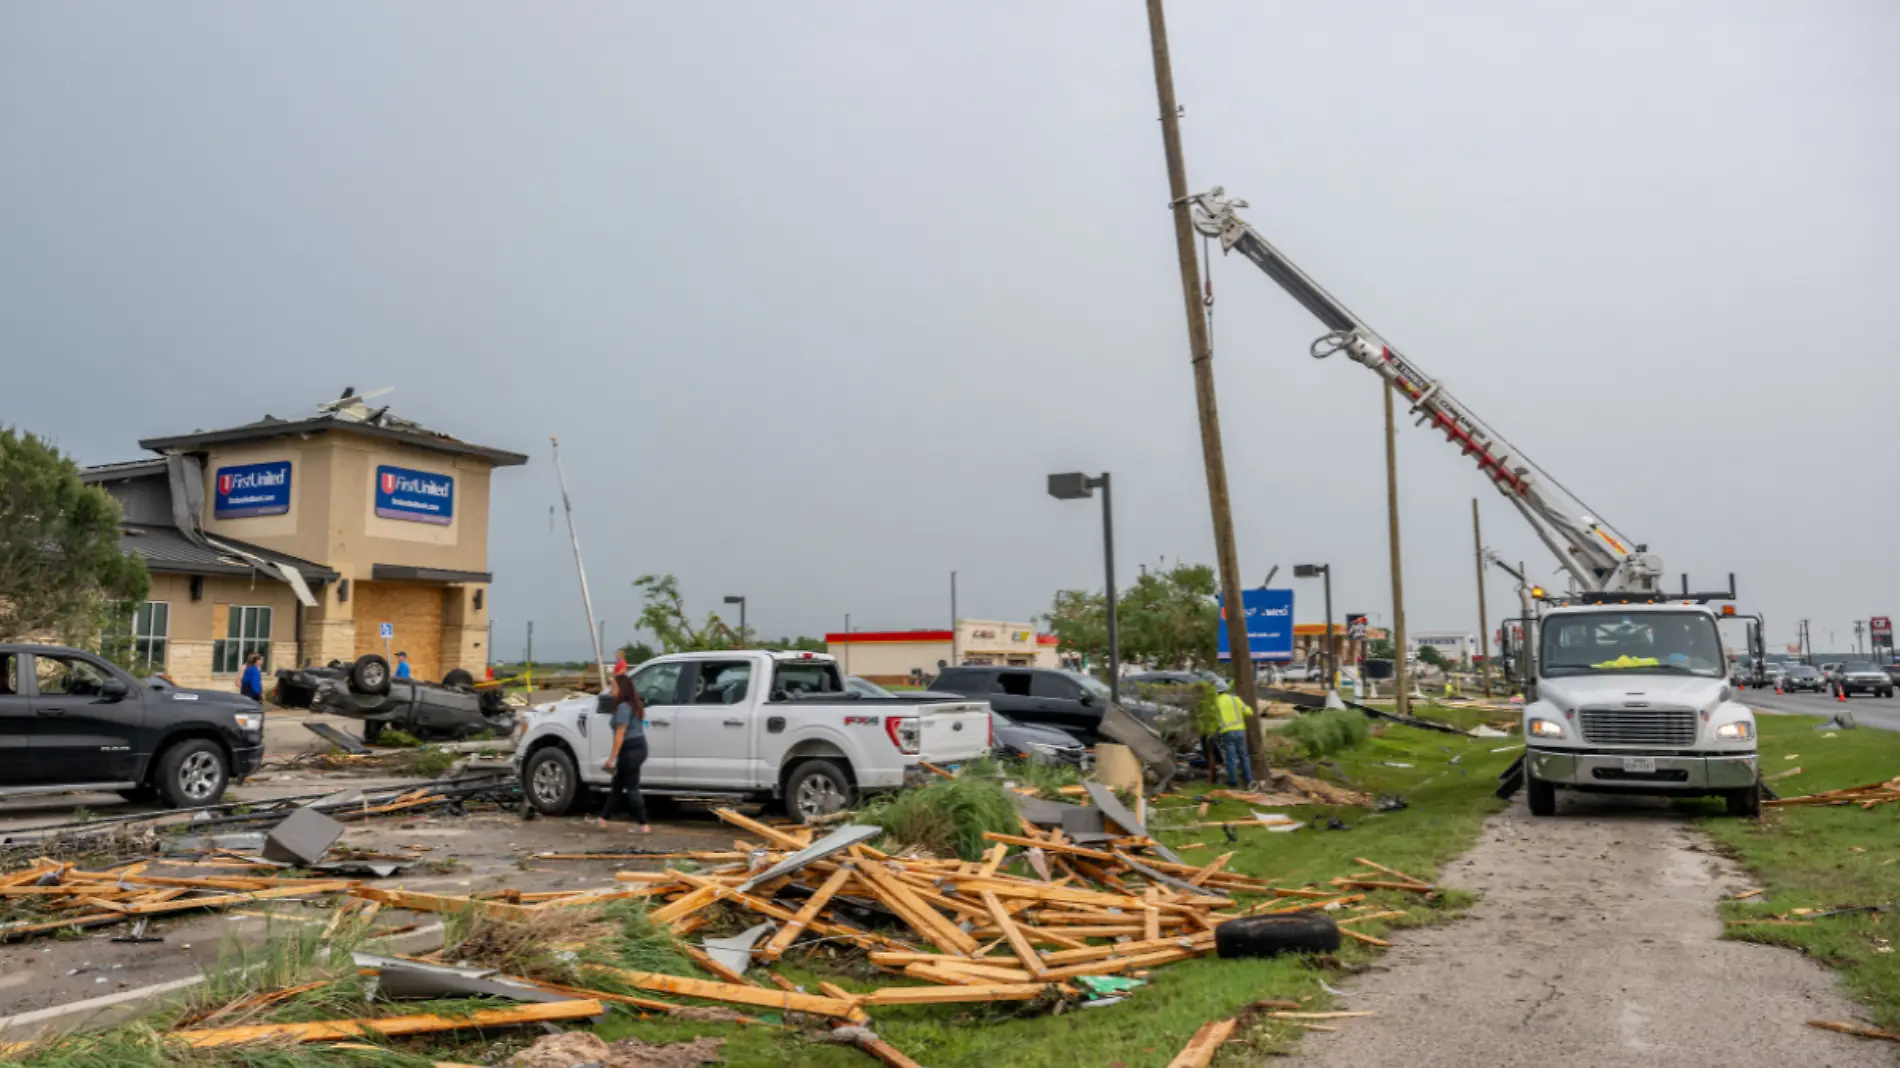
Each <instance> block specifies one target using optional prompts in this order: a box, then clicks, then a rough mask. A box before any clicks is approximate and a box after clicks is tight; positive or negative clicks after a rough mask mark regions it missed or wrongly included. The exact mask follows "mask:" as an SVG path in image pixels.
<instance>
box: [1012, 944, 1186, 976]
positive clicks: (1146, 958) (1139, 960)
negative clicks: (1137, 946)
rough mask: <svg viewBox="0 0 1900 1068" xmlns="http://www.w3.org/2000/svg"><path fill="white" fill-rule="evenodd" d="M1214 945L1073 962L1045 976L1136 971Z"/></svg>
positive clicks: (1183, 957)
mask: <svg viewBox="0 0 1900 1068" xmlns="http://www.w3.org/2000/svg"><path fill="white" fill-rule="evenodd" d="M1213 948H1214V947H1213V946H1211V945H1210V946H1206V947H1204V948H1200V949H1166V950H1160V951H1157V952H1154V953H1143V954H1141V955H1140V956H1135V957H1110V958H1108V959H1107V960H1092V961H1087V962H1084V963H1082V964H1071V965H1069V966H1068V967H1066V968H1056V969H1053V970H1051V971H1048V972H1045V973H1044V974H1043V978H1044V979H1047V980H1050V981H1052V982H1057V981H1060V980H1063V979H1073V978H1075V977H1077V976H1081V975H1113V974H1115V973H1116V972H1126V971H1134V970H1136V969H1139V968H1152V967H1154V966H1156V965H1158V964H1173V963H1174V962H1175V961H1181V960H1187V959H1188V958H1189V957H1193V956H1197V955H1198V954H1201V953H1206V952H1208V951H1210V950H1212V949H1213Z"/></svg>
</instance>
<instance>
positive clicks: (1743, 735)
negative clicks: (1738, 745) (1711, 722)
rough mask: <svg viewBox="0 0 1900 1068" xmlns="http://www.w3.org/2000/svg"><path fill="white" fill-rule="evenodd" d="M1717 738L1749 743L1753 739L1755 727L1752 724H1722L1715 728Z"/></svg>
mask: <svg viewBox="0 0 1900 1068" xmlns="http://www.w3.org/2000/svg"><path fill="white" fill-rule="evenodd" d="M1715 736H1716V737H1717V738H1726V739H1728V740H1729V741H1732V742H1746V741H1751V740H1753V739H1754V737H1755V725H1754V724H1752V723H1724V724H1722V725H1721V726H1720V727H1717V728H1715Z"/></svg>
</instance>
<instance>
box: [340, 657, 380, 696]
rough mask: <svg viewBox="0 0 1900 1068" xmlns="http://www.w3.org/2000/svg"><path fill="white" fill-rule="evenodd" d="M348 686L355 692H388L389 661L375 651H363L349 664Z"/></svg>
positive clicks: (377, 693)
mask: <svg viewBox="0 0 1900 1068" xmlns="http://www.w3.org/2000/svg"><path fill="white" fill-rule="evenodd" d="M350 688H351V689H352V690H355V691H356V692H357V693H367V694H375V695H381V694H386V693H388V692H389V661H387V660H384V659H383V658H382V657H380V656H378V655H376V654H375V653H364V654H363V655H362V656H359V657H357V658H356V663H354V664H351V665H350Z"/></svg>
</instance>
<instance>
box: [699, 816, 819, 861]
mask: <svg viewBox="0 0 1900 1068" xmlns="http://www.w3.org/2000/svg"><path fill="white" fill-rule="evenodd" d="M713 815H715V816H718V817H719V818H720V819H722V820H725V821H726V822H727V823H730V824H732V825H733V826H734V827H737V828H739V829H740V830H743V831H748V832H750V833H752V834H755V835H757V836H758V837H760V838H763V839H765V840H766V841H768V842H776V843H778V844H779V845H780V846H783V847H784V848H786V849H788V850H791V851H792V852H797V851H798V850H801V849H803V848H805V843H804V842H803V841H801V840H800V839H799V837H798V836H797V835H795V834H786V833H785V832H784V831H781V830H779V829H778V828H776V827H768V826H766V825H765V824H763V823H760V822H759V821H757V820H754V819H749V818H747V817H745V816H741V815H740V814H738V813H737V812H734V811H733V810H731V809H729V808H716V809H713Z"/></svg>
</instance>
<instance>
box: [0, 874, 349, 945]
mask: <svg viewBox="0 0 1900 1068" xmlns="http://www.w3.org/2000/svg"><path fill="white" fill-rule="evenodd" d="M279 870H280V869H279V866H278V865H274V864H265V863H259V862H257V861H255V860H252V859H250V858H246V857H239V856H235V855H226V856H214V857H213V858H211V859H207V860H197V861H169V860H163V861H161V860H141V861H138V862H136V863H132V864H126V865H122V866H120V867H116V868H107V869H104V870H102V871H82V870H80V869H79V868H76V867H74V866H73V865H71V864H68V863H64V862H62V861H56V860H52V859H50V858H45V857H42V858H40V859H39V860H36V861H35V862H34V863H33V864H32V865H30V866H28V867H26V868H24V869H22V870H19V871H15V872H12V873H10V874H7V875H0V899H4V901H5V904H6V906H7V910H6V911H7V913H8V914H9V915H12V916H15V917H18V918H16V919H14V920H13V922H9V923H4V924H0V942H11V941H14V940H16V939H21V938H27V937H30V936H33V935H41V934H51V933H54V932H57V931H61V930H66V929H75V930H77V929H83V928H89V927H103V926H106V925H109V924H117V923H127V922H132V921H137V920H142V919H145V918H148V917H152V916H163V915H169V914H171V913H175V912H189V911H193V910H196V909H227V908H231V907H232V906H235V905H249V904H254V903H257V902H263V901H276V900H283V899H286V898H307V897H315V896H323V895H328V894H338V893H343V892H345V891H348V890H351V889H353V888H355V887H356V886H357V885H358V884H357V883H356V882H355V881H353V880H350V879H332V878H308V877H297V876H285V875H282V874H278V872H279Z"/></svg>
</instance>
